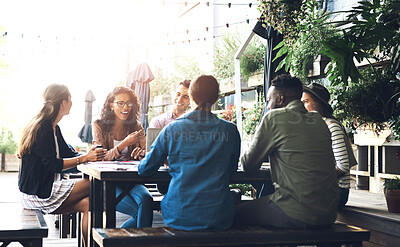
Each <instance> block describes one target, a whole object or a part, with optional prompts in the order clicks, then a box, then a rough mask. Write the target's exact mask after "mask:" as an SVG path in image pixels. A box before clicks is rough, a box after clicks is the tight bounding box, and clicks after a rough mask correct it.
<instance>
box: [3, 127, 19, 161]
mask: <svg viewBox="0 0 400 247" xmlns="http://www.w3.org/2000/svg"><path fill="white" fill-rule="evenodd" d="M17 147H18V144H17V143H16V142H15V141H14V136H13V133H12V132H11V131H10V130H7V129H6V128H4V127H3V128H1V132H0V153H6V154H14V153H15V152H16V151H17Z"/></svg>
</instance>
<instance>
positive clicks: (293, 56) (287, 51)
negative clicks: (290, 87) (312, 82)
mask: <svg viewBox="0 0 400 247" xmlns="http://www.w3.org/2000/svg"><path fill="white" fill-rule="evenodd" d="M272 2H274V1H271V2H268V3H266V5H270V4H271V3H272ZM294 2H296V1H294ZM297 2H302V5H301V10H300V12H301V14H300V15H299V16H301V17H302V18H301V19H298V20H296V21H295V22H293V23H292V25H294V26H291V25H288V24H285V25H284V26H279V25H277V24H276V23H275V22H272V23H269V24H271V25H272V26H274V27H275V28H277V30H279V31H280V32H283V35H284V39H283V41H282V42H280V43H279V44H278V45H277V46H276V47H275V48H274V49H275V50H277V49H279V51H278V53H277V55H276V57H275V58H274V60H276V59H278V58H279V57H282V56H284V59H283V60H282V61H281V62H280V64H279V65H278V67H277V69H276V70H279V69H281V68H282V67H283V66H285V70H286V71H290V72H291V73H292V74H293V75H295V76H296V77H299V78H300V79H302V80H303V81H307V80H308V74H309V71H310V70H311V69H312V65H313V62H314V61H315V60H316V58H317V57H318V55H320V54H321V53H322V50H323V49H324V46H323V43H324V41H325V40H326V39H328V38H330V37H333V36H335V33H336V32H337V31H336V30H335V29H334V27H333V26H332V25H330V24H329V23H328V22H327V20H328V18H329V15H328V14H325V13H324V12H323V11H322V10H319V9H318V4H317V2H316V1H315V0H308V1H297ZM274 4H276V3H274ZM282 4H283V5H285V3H282ZM274 14H275V15H279V16H280V15H281V14H279V13H277V12H275V13H274ZM274 14H273V15H274ZM273 15H272V16H273ZM296 15H297V14H296ZM280 18H281V17H279V18H278V19H277V20H279V19H280ZM268 19H269V20H271V19H274V18H273V17H271V15H269V17H268V18H267V20H268ZM275 21H276V20H275ZM289 23H290V22H289ZM288 30H291V31H290V32H288Z"/></svg>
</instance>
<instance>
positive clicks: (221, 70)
mask: <svg viewBox="0 0 400 247" xmlns="http://www.w3.org/2000/svg"><path fill="white" fill-rule="evenodd" d="M242 40H243V37H241V36H240V35H239V33H229V34H225V35H223V36H222V38H221V44H220V45H217V46H216V47H215V52H214V59H213V64H214V69H213V73H214V75H216V77H217V79H219V80H220V79H228V78H233V77H234V75H235V65H234V55H235V53H236V51H237V49H238V48H239V46H240V45H241V42H242ZM264 53H265V45H264V44H263V43H262V42H261V41H260V39H259V38H258V37H255V38H253V39H252V41H250V43H249V45H248V46H247V48H246V50H245V51H244V53H243V55H242V56H241V57H240V74H241V75H242V76H243V78H244V80H248V79H249V77H250V76H251V75H253V74H254V73H255V72H258V71H261V70H262V69H263V68H264Z"/></svg>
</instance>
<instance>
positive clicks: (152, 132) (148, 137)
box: [146, 127, 162, 153]
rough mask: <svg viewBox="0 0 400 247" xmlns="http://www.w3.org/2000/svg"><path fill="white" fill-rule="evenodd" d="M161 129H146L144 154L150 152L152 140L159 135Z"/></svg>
mask: <svg viewBox="0 0 400 247" xmlns="http://www.w3.org/2000/svg"><path fill="white" fill-rule="evenodd" d="M161 130H162V128H151V127H149V128H147V135H146V153H148V152H149V151H150V147H151V144H153V142H154V140H155V139H156V138H157V136H158V134H160V132H161Z"/></svg>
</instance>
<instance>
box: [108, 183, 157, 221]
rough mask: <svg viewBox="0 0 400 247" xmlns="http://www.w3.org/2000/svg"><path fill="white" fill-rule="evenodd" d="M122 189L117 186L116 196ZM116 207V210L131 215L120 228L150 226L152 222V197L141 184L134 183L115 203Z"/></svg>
mask: <svg viewBox="0 0 400 247" xmlns="http://www.w3.org/2000/svg"><path fill="white" fill-rule="evenodd" d="M123 190H124V187H123V186H117V188H116V196H117V197H118V195H120V194H121V193H122V191H123ZM116 209H117V211H118V212H121V213H124V214H127V215H130V216H131V217H132V218H131V219H129V220H127V221H125V222H124V224H122V226H121V227H122V228H137V227H151V224H152V222H153V197H152V196H151V195H150V193H149V191H148V190H147V189H146V187H144V186H143V185H141V184H139V185H135V187H133V188H132V189H131V191H129V193H128V194H127V195H126V196H125V197H124V198H122V200H121V201H120V202H119V203H118V204H117V206H116Z"/></svg>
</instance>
